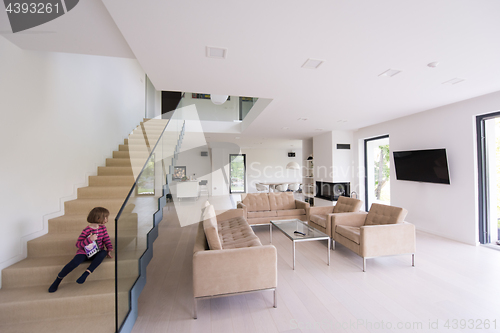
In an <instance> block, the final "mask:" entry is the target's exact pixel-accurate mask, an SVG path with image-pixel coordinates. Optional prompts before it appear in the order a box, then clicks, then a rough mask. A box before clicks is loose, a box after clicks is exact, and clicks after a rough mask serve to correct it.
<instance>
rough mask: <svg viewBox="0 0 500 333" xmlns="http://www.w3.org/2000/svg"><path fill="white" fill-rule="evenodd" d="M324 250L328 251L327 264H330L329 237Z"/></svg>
mask: <svg viewBox="0 0 500 333" xmlns="http://www.w3.org/2000/svg"><path fill="white" fill-rule="evenodd" d="M326 251H328V266H330V238H328V247H327V248H326Z"/></svg>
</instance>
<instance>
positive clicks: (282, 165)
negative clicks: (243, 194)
mask: <svg viewBox="0 0 500 333" xmlns="http://www.w3.org/2000/svg"><path fill="white" fill-rule="evenodd" d="M290 151H292V149H242V151H241V152H242V153H243V154H246V163H247V193H255V192H257V189H256V188H255V183H258V182H273V181H276V182H283V183H302V170H291V169H286V165H287V164H288V163H290V162H297V163H298V164H299V165H302V160H303V158H302V148H297V149H293V151H294V152H295V157H288V153H289V152H290Z"/></svg>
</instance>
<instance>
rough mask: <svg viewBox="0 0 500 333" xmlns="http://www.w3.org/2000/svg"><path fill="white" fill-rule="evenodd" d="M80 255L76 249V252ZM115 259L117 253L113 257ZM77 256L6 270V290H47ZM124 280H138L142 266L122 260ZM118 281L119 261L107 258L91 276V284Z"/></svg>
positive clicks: (21, 264) (83, 267)
mask: <svg viewBox="0 0 500 333" xmlns="http://www.w3.org/2000/svg"><path fill="white" fill-rule="evenodd" d="M74 252H75V253H76V248H75V251H74ZM113 255H114V253H113ZM73 256H74V254H73V255H65V256H54V257H37V258H26V259H24V260H21V261H20V262H18V263H15V264H14V265H12V266H9V267H7V268H4V269H3V271H2V288H3V289H8V288H20V287H31V286H38V285H41V286H46V287H47V288H48V287H49V286H50V285H51V284H52V282H54V279H55V278H56V276H57V274H58V273H59V272H60V271H61V269H62V268H63V267H64V265H66V264H67V263H68V262H70V260H71V259H73ZM89 265H90V261H87V262H83V263H82V264H81V265H80V266H78V267H77V268H75V270H73V271H72V272H71V273H70V274H68V275H67V276H66V277H65V278H64V279H63V280H62V281H61V284H66V283H75V281H76V279H78V278H79V277H80V275H82V274H83V272H85V270H86V269H87V267H88V266H89ZM120 266H121V268H122V271H123V274H122V275H120V276H123V277H126V276H128V277H130V278H132V277H137V275H138V273H139V272H138V269H139V268H138V265H137V260H133V258H132V259H129V260H124V259H120ZM114 278H115V259H114V258H112V259H110V258H106V259H104V261H103V262H102V263H101V264H100V265H99V267H98V268H97V269H96V270H95V271H94V273H92V274H90V275H89V277H88V278H87V281H97V280H107V279H114Z"/></svg>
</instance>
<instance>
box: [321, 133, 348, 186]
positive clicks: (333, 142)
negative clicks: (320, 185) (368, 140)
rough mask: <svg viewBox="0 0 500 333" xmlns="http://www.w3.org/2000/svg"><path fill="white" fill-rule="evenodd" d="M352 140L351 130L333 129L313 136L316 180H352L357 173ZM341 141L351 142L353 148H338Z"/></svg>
mask: <svg viewBox="0 0 500 333" xmlns="http://www.w3.org/2000/svg"><path fill="white" fill-rule="evenodd" d="M352 142H353V133H352V132H350V131H332V132H327V133H323V134H320V135H317V136H315V137H314V138H313V151H314V180H315V181H323V182H332V183H333V182H352V179H353V177H354V175H355V167H354V164H353V159H352V156H353V154H352V146H353V144H352ZM339 143H340V144H350V145H351V149H337V144H339Z"/></svg>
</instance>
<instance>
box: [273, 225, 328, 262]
mask: <svg viewBox="0 0 500 333" xmlns="http://www.w3.org/2000/svg"><path fill="white" fill-rule="evenodd" d="M273 226H274V227H276V228H278V230H280V231H281V232H282V233H283V234H285V236H286V237H288V239H290V240H291V241H292V247H293V269H295V242H307V241H315V240H327V241H328V247H327V248H326V251H327V253H328V266H330V236H328V235H327V234H324V233H322V232H321V231H319V230H316V229H314V228H312V227H310V226H308V225H307V224H306V223H305V222H303V221H301V220H298V219H293V220H275V221H271V225H270V228H269V238H270V240H271V243H272V242H273ZM296 231H297V232H296Z"/></svg>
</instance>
